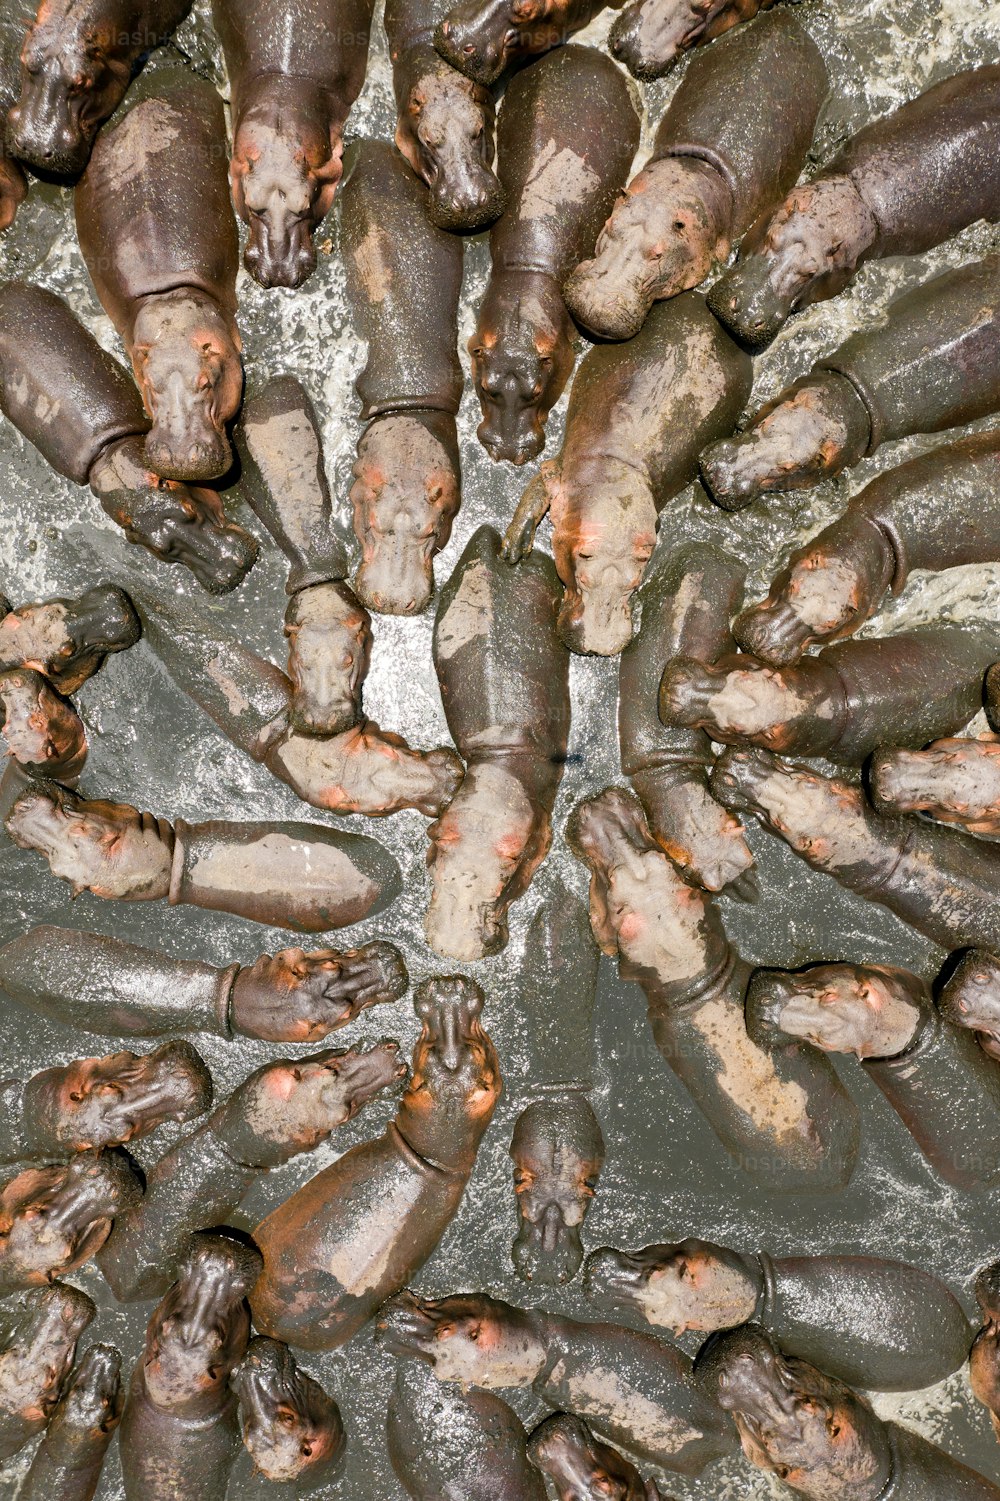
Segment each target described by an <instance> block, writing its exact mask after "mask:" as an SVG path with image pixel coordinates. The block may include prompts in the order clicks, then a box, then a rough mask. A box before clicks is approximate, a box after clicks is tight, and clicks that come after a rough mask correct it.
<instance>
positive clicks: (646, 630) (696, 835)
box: [618, 542, 756, 897]
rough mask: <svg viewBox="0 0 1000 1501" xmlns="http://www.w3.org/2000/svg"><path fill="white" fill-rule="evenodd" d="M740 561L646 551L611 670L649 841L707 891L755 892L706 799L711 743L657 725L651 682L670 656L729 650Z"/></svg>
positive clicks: (732, 826) (746, 862) (718, 551)
mask: <svg viewBox="0 0 1000 1501" xmlns="http://www.w3.org/2000/svg"><path fill="white" fill-rule="evenodd" d="M745 572H746V570H745V568H744V566H743V564H742V563H741V562H740V561H739V560H738V559H737V558H734V557H733V556H732V554H731V553H728V552H724V551H723V550H722V548H720V547H716V546H714V545H712V544H709V543H700V542H694V543H691V544H690V545H689V546H687V547H682V548H679V549H678V550H677V551H676V552H674V551H667V549H666V548H665V547H664V548H661V549H660V550H659V554H658V555H654V558H653V562H652V566H651V567H650V570H649V574H648V576H647V578H646V582H645V583H644V584H643V586H642V588H641V590H640V591H639V594H638V602H639V606H640V611H641V622H642V623H641V625H640V627H639V630H638V631H637V632H636V634H635V636H634V637H633V638H632V640H631V641H630V642H629V644H628V646H626V648H625V650H624V651H623V652H622V654H621V660H620V663H619V668H618V748H619V754H620V757H621V767H622V771H623V772H624V773H625V775H626V776H627V777H628V778H629V780H630V781H631V783H632V790H633V792H634V793H635V795H636V797H637V798H638V799H639V801H640V803H641V804H642V807H643V811H644V813H645V815H646V818H647V820H648V822H649V828H650V832H651V833H652V835H653V837H654V839H655V840H656V842H657V843H658V844H659V845H660V846H661V848H662V849H663V850H664V851H665V852H666V854H668V855H669V856H670V858H671V860H673V861H674V862H675V863H676V864H677V865H679V866H680V868H681V870H682V871H684V873H685V874H686V875H687V876H688V877H689V878H690V879H691V880H693V881H695V882H696V884H697V885H699V886H703V887H704V888H705V890H706V891H720V890H721V889H722V888H723V887H726V886H728V887H729V890H730V894H731V895H740V896H746V897H750V896H752V895H753V893H754V891H755V890H756V885H755V881H754V876H753V856H752V855H751V853H750V849H749V847H748V845H747V842H746V839H745V838H744V835H743V830H742V828H741V826H740V824H739V822H738V820H737V819H735V818H734V817H733V816H732V814H731V813H729V812H728V810H727V809H725V808H723V807H722V805H721V804H720V803H718V802H716V800H715V799H714V798H713V797H712V794H711V792H710V791H709V787H708V776H709V772H710V770H711V767H712V761H713V754H712V745H711V742H710V740H709V738H708V735H707V734H706V733H705V731H704V730H699V729H693V728H687V727H684V726H680V725H671V726H669V727H668V726H667V725H665V724H664V723H663V722H662V721H661V719H660V717H659V714H658V712H657V704H658V700H659V691H660V679H661V677H662V675H663V672H664V670H665V668H666V667H667V666H669V664H670V662H671V661H673V660H674V659H675V658H677V657H688V658H694V659H695V660H696V661H699V662H706V663H708V662H713V661H715V660H716V659H717V658H718V657H720V656H722V655H723V654H724V653H726V652H728V651H732V649H733V645H734V643H733V638H732V635H731V632H730V628H729V621H730V618H731V617H732V615H733V613H734V612H735V610H736V609H738V607H739V604H740V601H741V599H742V597H743V580H744V576H745Z"/></svg>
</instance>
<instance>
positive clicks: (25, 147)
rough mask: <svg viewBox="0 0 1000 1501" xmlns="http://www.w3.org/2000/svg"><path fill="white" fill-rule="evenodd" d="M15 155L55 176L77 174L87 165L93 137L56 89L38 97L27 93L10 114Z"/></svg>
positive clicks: (9, 141)
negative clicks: (87, 135)
mask: <svg viewBox="0 0 1000 1501" xmlns="http://www.w3.org/2000/svg"><path fill="white" fill-rule="evenodd" d="M6 139H7V145H8V148H9V150H10V153H11V155H12V156H14V157H16V158H17V159H18V160H19V161H22V162H27V164H28V166H30V167H34V168H35V169H36V170H37V171H39V172H42V173H49V174H51V175H52V176H54V177H77V176H79V174H80V173H81V172H82V171H83V169H84V167H85V166H86V165H87V157H88V156H89V154H90V140H89V138H88V137H86V136H85V135H84V133H83V131H82V130H81V128H80V125H79V122H78V121H77V120H76V119H75V118H74V116H73V115H72V113H71V112H70V111H69V110H68V109H67V108H66V105H65V102H64V101H60V99H59V97H58V95H57V93H56V92H55V91H54V90H49V89H45V90H44V91H43V97H42V98H40V99H38V100H35V99H34V98H33V96H31V95H27V94H24V95H22V97H21V100H20V101H19V102H18V103H17V104H15V105H14V107H13V108H12V109H11V110H10V112H9V114H8V116H7V132H6Z"/></svg>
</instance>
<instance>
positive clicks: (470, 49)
mask: <svg viewBox="0 0 1000 1501" xmlns="http://www.w3.org/2000/svg"><path fill="white" fill-rule="evenodd" d="M475 50H476V45H475V43H474V42H466V44H465V46H464V47H463V48H462V51H463V52H464V53H465V55H466V57H472V56H473V55H474V53H475Z"/></svg>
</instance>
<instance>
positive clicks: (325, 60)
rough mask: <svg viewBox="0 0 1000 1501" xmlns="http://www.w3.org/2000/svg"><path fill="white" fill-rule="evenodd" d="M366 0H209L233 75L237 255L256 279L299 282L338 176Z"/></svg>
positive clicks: (360, 69)
mask: <svg viewBox="0 0 1000 1501" xmlns="http://www.w3.org/2000/svg"><path fill="white" fill-rule="evenodd" d="M372 3H373V0H213V6H212V14H213V17H214V20H215V27H216V30H217V31H218V33H219V38H220V40H221V42H222V50H223V52H224V53H225V58H226V71H227V72H228V74H229V81H230V84H231V85H232V110H233V155H232V163H231V165H230V178H231V182H232V192H233V201H234V203H235V205H236V212H237V213H238V214H239V216H240V218H241V219H242V220H243V222H244V223H245V224H246V225H247V227H248V236H247V246H246V250H245V251H244V255H243V263H244V265H245V266H246V268H247V270H248V271H249V272H250V275H251V276H252V277H253V278H254V279H255V280H256V281H259V282H260V284H261V286H262V287H299V286H301V285H302V283H303V282H304V281H305V280H306V278H307V277H308V276H310V275H311V274H312V272H313V271H314V270H315V268H316V250H315V247H314V245H313V233H314V231H315V230H316V228H317V227H318V225H319V224H320V221H321V220H322V219H323V218H324V217H325V215H326V214H327V213H328V212H329V209H330V206H331V204H332V203H333V196H334V193H335V192H336V189H337V184H338V183H339V181H340V174H341V170H342V165H343V154H344V122H345V120H346V119H347V115H348V111H349V110H350V108H351V105H352V104H353V103H354V101H355V99H356V98H357V97H358V95H359V94H360V92H361V86H362V84H363V83H364V81H365V70H366V68H367V66H368V41H369V37H370V34H371V26H372Z"/></svg>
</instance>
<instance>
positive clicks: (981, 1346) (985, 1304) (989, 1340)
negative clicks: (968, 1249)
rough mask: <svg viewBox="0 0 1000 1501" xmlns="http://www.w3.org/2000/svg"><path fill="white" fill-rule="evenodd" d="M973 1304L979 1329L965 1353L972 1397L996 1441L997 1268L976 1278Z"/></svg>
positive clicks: (999, 1376) (999, 1403)
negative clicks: (983, 1409) (987, 1418)
mask: <svg viewBox="0 0 1000 1501" xmlns="http://www.w3.org/2000/svg"><path fill="white" fill-rule="evenodd" d="M976 1302H977V1303H978V1304H979V1307H980V1309H981V1311H982V1316H983V1327H982V1328H981V1329H980V1330H979V1333H978V1334H977V1335H976V1337H975V1339H974V1340H973V1343H972V1349H971V1351H970V1352H969V1385H970V1386H971V1387H972V1394H973V1396H974V1397H976V1398H977V1400H978V1401H980V1402H982V1404H983V1406H984V1407H986V1408H988V1409H989V1414H990V1422H991V1423H992V1425H993V1432H994V1433H995V1434H996V1436H997V1438H1000V1265H998V1264H997V1263H996V1262H994V1263H993V1264H992V1265H991V1266H987V1267H984V1268H983V1270H982V1271H981V1272H980V1273H979V1276H978V1277H977V1278H976Z"/></svg>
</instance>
